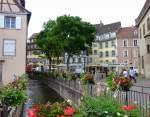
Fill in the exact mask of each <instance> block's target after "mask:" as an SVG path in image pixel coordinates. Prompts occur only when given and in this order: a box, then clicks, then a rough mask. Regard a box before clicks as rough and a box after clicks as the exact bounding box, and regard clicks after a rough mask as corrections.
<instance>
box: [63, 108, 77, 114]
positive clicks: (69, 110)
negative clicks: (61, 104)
mask: <svg viewBox="0 0 150 117" xmlns="http://www.w3.org/2000/svg"><path fill="white" fill-rule="evenodd" d="M74 113H75V109H74V108H73V107H70V106H68V107H66V108H65V109H64V114H65V115H67V116H72V115H73V114H74Z"/></svg>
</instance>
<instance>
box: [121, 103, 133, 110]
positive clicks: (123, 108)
mask: <svg viewBox="0 0 150 117" xmlns="http://www.w3.org/2000/svg"><path fill="white" fill-rule="evenodd" d="M121 109H122V110H128V111H130V110H134V109H136V106H134V105H130V104H129V105H127V106H126V105H124V106H122V107H121Z"/></svg>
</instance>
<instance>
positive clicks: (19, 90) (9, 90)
mask: <svg viewBox="0 0 150 117" xmlns="http://www.w3.org/2000/svg"><path fill="white" fill-rule="evenodd" d="M26 87H27V75H22V76H20V77H18V78H17V79H15V80H14V81H13V82H12V83H9V84H8V85H6V86H5V87H2V88H1V89H0V102H1V103H2V105H7V106H17V105H20V104H22V103H23V102H24V101H25V100H26V93H25V90H26Z"/></svg>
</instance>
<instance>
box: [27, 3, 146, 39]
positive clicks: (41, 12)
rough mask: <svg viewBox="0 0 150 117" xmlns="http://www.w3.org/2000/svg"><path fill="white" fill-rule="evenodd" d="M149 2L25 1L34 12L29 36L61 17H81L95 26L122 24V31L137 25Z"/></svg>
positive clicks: (28, 8)
mask: <svg viewBox="0 0 150 117" xmlns="http://www.w3.org/2000/svg"><path fill="white" fill-rule="evenodd" d="M145 1H146V0H26V9H27V10H29V11H31V12H32V16H31V20H30V23H29V31H28V36H29V37H30V36H31V35H32V34H33V33H37V32H40V31H41V30H42V26H43V23H44V22H46V21H48V20H49V19H52V20H55V19H56V18H57V17H58V16H61V15H65V14H66V15H71V16H79V17H81V18H82V20H83V21H87V22H90V23H92V24H98V23H100V20H101V21H102V22H103V24H109V23H113V22H117V21H120V22H121V24H122V26H123V27H127V26H132V25H135V19H136V18H137V17H138V15H139V13H140V11H141V9H142V7H143V5H144V3H145Z"/></svg>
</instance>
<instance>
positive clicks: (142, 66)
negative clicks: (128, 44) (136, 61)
mask: <svg viewBox="0 0 150 117" xmlns="http://www.w3.org/2000/svg"><path fill="white" fill-rule="evenodd" d="M142 69H144V57H143V56H142Z"/></svg>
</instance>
